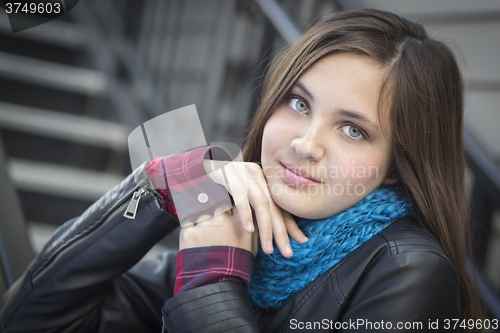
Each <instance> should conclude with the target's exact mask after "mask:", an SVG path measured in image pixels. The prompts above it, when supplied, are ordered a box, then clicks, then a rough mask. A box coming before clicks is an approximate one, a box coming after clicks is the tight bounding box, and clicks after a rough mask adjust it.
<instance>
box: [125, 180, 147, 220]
mask: <svg viewBox="0 0 500 333" xmlns="http://www.w3.org/2000/svg"><path fill="white" fill-rule="evenodd" d="M147 193H148V190H146V189H145V188H143V187H141V188H140V189H139V190H138V191H136V192H135V193H134V195H132V199H131V200H130V204H129V205H128V207H127V210H126V211H125V213H123V216H124V217H126V218H128V219H130V220H133V219H135V214H137V208H139V201H141V197H142V196H143V195H144V194H147Z"/></svg>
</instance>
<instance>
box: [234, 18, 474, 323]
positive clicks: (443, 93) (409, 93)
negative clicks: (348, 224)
mask: <svg viewBox="0 0 500 333" xmlns="http://www.w3.org/2000/svg"><path fill="white" fill-rule="evenodd" d="M333 52H351V53H357V54H363V55H368V56H369V57H371V58H373V59H375V60H376V61H377V62H378V63H380V64H381V65H382V66H384V67H385V68H387V69H388V71H387V72H388V76H387V78H386V80H385V83H384V85H383V88H382V89H383V90H382V91H381V94H380V95H381V96H386V97H387V98H388V99H389V104H388V105H390V107H389V110H388V112H389V117H390V118H389V119H390V122H391V124H392V128H393V133H392V158H393V169H394V170H395V172H397V175H398V176H399V179H400V185H401V188H403V189H404V190H405V191H406V192H407V195H408V196H409V197H410V198H411V199H412V201H413V202H414V206H415V207H416V210H417V215H418V217H419V221H420V222H421V224H422V226H423V227H424V228H425V229H426V230H428V231H429V232H430V233H432V234H433V235H434V236H435V237H436V238H437V239H438V240H439V241H440V242H441V244H442V246H443V248H444V249H445V251H446V253H447V255H448V257H449V259H450V261H451V262H452V263H453V265H454V266H455V268H456V270H457V271H458V275H459V279H460V301H461V311H462V318H464V319H478V318H481V308H480V303H479V299H478V297H477V294H476V290H475V287H474V284H473V282H472V279H471V277H470V275H469V273H468V270H467V265H466V253H467V251H468V250H469V249H470V245H469V244H470V239H469V235H470V232H469V228H470V227H469V224H470V213H469V204H468V201H467V197H466V188H465V179H464V178H465V156H464V148H463V138H462V135H463V133H462V119H463V84H462V78H461V75H460V71H459V68H458V65H457V63H456V60H455V58H454V56H453V53H452V52H451V50H450V49H449V48H448V47H447V46H446V45H445V44H443V43H441V42H439V41H437V40H434V39H431V38H429V37H428V36H427V33H426V32H425V30H424V28H423V27H422V26H421V25H420V24H418V23H416V22H414V21H411V20H408V19H406V18H404V17H401V16H399V15H396V14H393V13H388V12H383V11H378V10H369V9H362V10H356V11H347V12H339V13H335V14H332V15H329V16H327V17H325V18H323V19H322V20H321V21H320V22H318V23H316V24H314V25H313V26H312V27H311V28H310V29H308V31H307V32H306V33H305V34H304V35H303V36H302V37H301V39H300V40H299V41H298V42H297V44H295V45H294V46H292V47H290V48H289V49H288V50H285V52H283V53H282V55H281V56H280V57H279V58H277V59H278V60H277V61H275V62H274V64H272V65H271V66H270V68H269V69H268V72H267V74H266V77H265V80H264V84H263V90H262V96H261V99H260V101H259V105H258V108H257V111H256V114H255V116H254V118H253V121H252V123H251V125H250V128H249V134H248V136H247V140H246V143H245V147H244V149H243V157H244V160H245V161H252V162H260V157H261V149H262V134H263V130H264V126H265V124H266V122H267V120H268V119H269V117H270V115H271V114H272V112H273V111H274V110H275V109H276V108H277V107H278V106H279V105H280V104H281V103H283V100H284V98H285V96H286V93H287V92H288V91H289V90H290V89H291V87H292V85H293V84H294V83H295V81H296V80H297V79H298V78H299V77H300V75H301V74H303V73H304V72H305V71H306V70H307V69H308V68H309V67H310V66H311V65H312V64H314V63H315V62H316V61H317V60H318V59H320V58H321V57H323V56H325V55H327V54H331V53H333ZM381 98H382V97H381ZM379 117H380V114H379ZM468 331H469V332H472V331H474V330H468Z"/></svg>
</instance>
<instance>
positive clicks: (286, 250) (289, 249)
mask: <svg viewBox="0 0 500 333" xmlns="http://www.w3.org/2000/svg"><path fill="white" fill-rule="evenodd" d="M285 252H286V253H287V254H293V252H292V248H291V247H290V244H286V246H285Z"/></svg>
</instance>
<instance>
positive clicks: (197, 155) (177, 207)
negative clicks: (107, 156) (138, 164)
mask: <svg viewBox="0 0 500 333" xmlns="http://www.w3.org/2000/svg"><path fill="white" fill-rule="evenodd" d="M210 158H211V159H214V160H222V161H224V160H226V161H231V160H232V159H231V156H230V155H229V154H228V153H227V152H226V151H225V150H224V149H223V148H221V147H218V146H207V147H201V148H197V149H194V150H190V151H188V152H184V153H179V154H174V155H169V156H166V157H158V158H156V159H154V160H153V161H151V162H149V164H148V165H147V166H146V172H147V173H148V176H149V178H150V179H151V182H152V183H153V185H154V187H155V189H156V191H157V192H158V194H159V195H160V196H161V197H162V199H163V203H164V205H163V209H164V210H165V211H166V212H169V213H170V214H172V215H174V216H177V217H178V218H179V220H181V222H182V221H187V220H189V221H191V222H195V221H196V220H197V219H198V217H199V216H201V215H204V214H209V215H213V212H214V210H215V208H216V207H218V206H219V205H222V204H228V205H229V206H230V207H233V205H232V204H231V199H230V197H229V193H228V192H227V190H226V189H225V188H224V187H223V186H221V185H219V184H216V183H215V182H213V181H212V180H211V179H210V177H209V176H208V175H207V173H206V171H205V167H204V166H203V159H210ZM202 193H204V194H206V195H207V196H208V200H207V201H206V202H201V201H200V200H199V195H200V194H202Z"/></svg>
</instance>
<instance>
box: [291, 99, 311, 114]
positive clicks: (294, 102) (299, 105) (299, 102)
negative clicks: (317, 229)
mask: <svg viewBox="0 0 500 333" xmlns="http://www.w3.org/2000/svg"><path fill="white" fill-rule="evenodd" d="M288 105H290V107H291V108H292V109H293V110H295V111H297V112H302V113H305V112H307V111H308V110H309V106H308V105H307V103H306V101H304V100H303V99H301V98H297V97H292V98H290V100H289V102H288Z"/></svg>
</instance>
